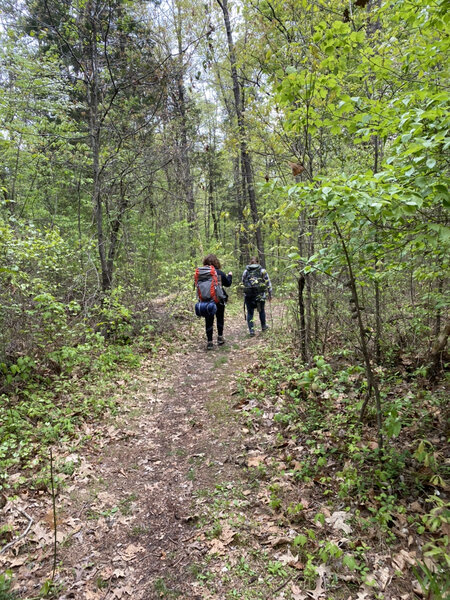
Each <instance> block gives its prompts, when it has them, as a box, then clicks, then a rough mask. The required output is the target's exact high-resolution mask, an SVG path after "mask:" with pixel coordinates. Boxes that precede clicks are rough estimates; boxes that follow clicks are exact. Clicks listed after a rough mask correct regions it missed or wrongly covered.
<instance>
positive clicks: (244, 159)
mask: <svg viewBox="0 0 450 600" xmlns="http://www.w3.org/2000/svg"><path fill="white" fill-rule="evenodd" d="M217 2H218V4H219V6H220V8H221V9H222V12H223V18H224V22H225V29H226V33H227V42H228V52H229V57H230V65H231V79H232V82H233V96H234V108H235V111H236V118H237V123H238V131H239V146H240V151H241V165H242V173H243V179H244V182H245V188H246V192H247V196H248V200H249V204H250V212H251V215H252V221H253V224H254V226H255V238H256V247H257V250H258V257H259V262H260V263H261V265H262V266H263V267H265V266H266V259H265V253H264V243H263V237H262V231H261V225H260V223H259V215H258V206H257V202H256V194H255V186H254V182H253V171H252V165H251V159H250V155H249V153H248V149H247V142H246V127H245V120H244V114H243V103H242V94H241V88H240V84H239V79H238V74H237V68H236V53H235V49H234V42H233V35H232V31H231V23H230V15H229V12H228V0H217Z"/></svg>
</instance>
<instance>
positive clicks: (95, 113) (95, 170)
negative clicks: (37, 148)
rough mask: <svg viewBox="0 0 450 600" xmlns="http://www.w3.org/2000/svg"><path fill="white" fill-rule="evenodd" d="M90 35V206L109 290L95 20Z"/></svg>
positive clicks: (104, 279)
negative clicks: (104, 226) (104, 229)
mask: <svg viewBox="0 0 450 600" xmlns="http://www.w3.org/2000/svg"><path fill="white" fill-rule="evenodd" d="M90 26H91V34H90V39H89V59H90V72H91V78H90V81H88V82H87V101H88V106H89V139H90V143H91V151H92V180H93V183H92V186H93V189H92V204H93V210H94V219H95V224H96V228H97V249H98V254H99V258H100V268H101V275H102V276H101V281H102V290H103V291H104V292H105V291H107V290H109V289H110V287H111V281H110V279H109V274H108V266H107V260H106V251H105V239H104V232H103V202H102V194H101V169H100V149H101V136H100V119H99V102H100V97H99V64H98V62H99V61H98V50H97V26H96V20H95V18H92V19H90Z"/></svg>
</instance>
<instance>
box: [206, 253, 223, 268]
mask: <svg viewBox="0 0 450 600" xmlns="http://www.w3.org/2000/svg"><path fill="white" fill-rule="evenodd" d="M203 265H204V266H205V267H206V266H207V265H212V266H213V267H215V268H216V269H220V262H219V259H218V258H217V256H216V255H215V254H208V256H205V258H204V259H203Z"/></svg>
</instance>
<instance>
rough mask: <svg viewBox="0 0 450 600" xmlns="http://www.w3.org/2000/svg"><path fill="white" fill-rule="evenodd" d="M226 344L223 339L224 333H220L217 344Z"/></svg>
mask: <svg viewBox="0 0 450 600" xmlns="http://www.w3.org/2000/svg"><path fill="white" fill-rule="evenodd" d="M224 344H225V340H224V339H223V335H218V336H217V345H218V346H223V345H224Z"/></svg>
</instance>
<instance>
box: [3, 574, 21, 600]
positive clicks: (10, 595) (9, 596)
mask: <svg viewBox="0 0 450 600" xmlns="http://www.w3.org/2000/svg"><path fill="white" fill-rule="evenodd" d="M11 585H12V573H11V571H5V572H4V573H1V574H0V600H15V598H17V594H15V592H11V591H10V589H11Z"/></svg>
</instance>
